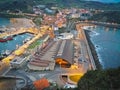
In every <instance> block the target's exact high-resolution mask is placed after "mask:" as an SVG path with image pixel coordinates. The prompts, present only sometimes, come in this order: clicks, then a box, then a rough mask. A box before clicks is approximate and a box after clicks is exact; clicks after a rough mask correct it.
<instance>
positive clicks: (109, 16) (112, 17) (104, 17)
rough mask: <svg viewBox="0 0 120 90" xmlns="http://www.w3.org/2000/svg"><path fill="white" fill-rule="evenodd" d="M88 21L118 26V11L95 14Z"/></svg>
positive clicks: (119, 21) (119, 16) (119, 20)
mask: <svg viewBox="0 0 120 90" xmlns="http://www.w3.org/2000/svg"><path fill="white" fill-rule="evenodd" d="M90 20H95V21H101V22H111V23H119V24H120V11H105V12H101V13H98V14H95V15H93V16H92V17H91V19H90Z"/></svg>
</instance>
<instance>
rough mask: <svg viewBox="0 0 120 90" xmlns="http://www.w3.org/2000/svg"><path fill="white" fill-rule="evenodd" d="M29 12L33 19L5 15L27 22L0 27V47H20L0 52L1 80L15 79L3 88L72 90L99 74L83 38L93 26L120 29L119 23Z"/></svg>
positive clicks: (85, 12)
mask: <svg viewBox="0 0 120 90" xmlns="http://www.w3.org/2000/svg"><path fill="white" fill-rule="evenodd" d="M32 10H33V12H34V13H33V14H29V13H23V12H22V11H20V10H17V11H16V12H10V11H9V10H8V11H7V12H8V13H10V14H15V15H24V16H25V17H23V18H10V24H9V25H8V26H1V27H0V45H6V47H7V45H9V44H10V43H11V42H13V41H14V42H15V41H16V42H19V44H17V43H12V44H11V46H10V48H9V49H8V50H7V49H6V48H5V49H4V48H2V49H4V50H1V51H0V53H1V54H0V60H1V61H0V75H1V76H4V77H10V78H16V79H18V81H17V82H13V83H12V82H11V85H10V86H8V87H7V88H9V89H10V90H19V89H20V90H22V89H23V90H36V89H37V90H58V88H76V87H77V83H78V81H79V80H80V78H81V77H82V76H84V74H85V73H86V72H87V71H89V70H96V69H98V68H99V67H98V65H97V64H99V63H98V62H97V59H96V57H97V56H95V55H93V49H91V45H90V42H89V40H88V37H89V36H88V35H87V34H86V33H88V32H92V30H93V29H94V28H96V27H97V25H100V26H104V27H115V28H119V27H120V25H119V24H117V23H108V22H98V21H91V20H88V19H89V18H90V17H91V16H93V14H94V13H98V12H104V11H103V10H90V9H78V8H70V9H67V8H66V9H59V10H58V9H57V7H51V9H49V8H46V7H45V5H36V6H33V7H32ZM56 10H57V11H56ZM93 11H94V13H93ZM36 18H37V19H36ZM115 30H116V29H115ZM97 47H98V46H96V47H95V48H97ZM43 83H44V84H43ZM1 88H2V85H1V87H0V89H1ZM46 88H47V89H46ZM4 89H5V90H8V89H6V88H5V87H4ZM1 90H2V89H1ZM59 90H61V89H59ZM81 90H82V89H81Z"/></svg>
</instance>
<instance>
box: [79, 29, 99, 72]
mask: <svg viewBox="0 0 120 90" xmlns="http://www.w3.org/2000/svg"><path fill="white" fill-rule="evenodd" d="M81 32H82V35H83V37H84V40H85V43H86V47H87V52H88V55H89V59H90V64H91V68H92V69H93V70H95V69H97V68H96V64H95V60H94V58H93V55H92V52H91V48H90V46H89V43H88V40H87V37H86V33H85V31H84V29H81Z"/></svg>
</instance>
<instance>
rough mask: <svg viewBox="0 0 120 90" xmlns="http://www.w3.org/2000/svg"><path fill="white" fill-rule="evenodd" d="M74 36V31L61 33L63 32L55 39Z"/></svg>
mask: <svg viewBox="0 0 120 90" xmlns="http://www.w3.org/2000/svg"><path fill="white" fill-rule="evenodd" d="M73 36H74V35H73V34H72V33H61V34H59V35H57V36H56V38H55V40H59V39H72V38H73Z"/></svg>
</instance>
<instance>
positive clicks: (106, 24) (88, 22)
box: [78, 21, 120, 29]
mask: <svg viewBox="0 0 120 90" xmlns="http://www.w3.org/2000/svg"><path fill="white" fill-rule="evenodd" d="M78 23H86V24H93V25H99V26H104V27H110V28H118V29H120V24H115V23H107V22H97V21H94V22H93V21H80V22H78Z"/></svg>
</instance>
